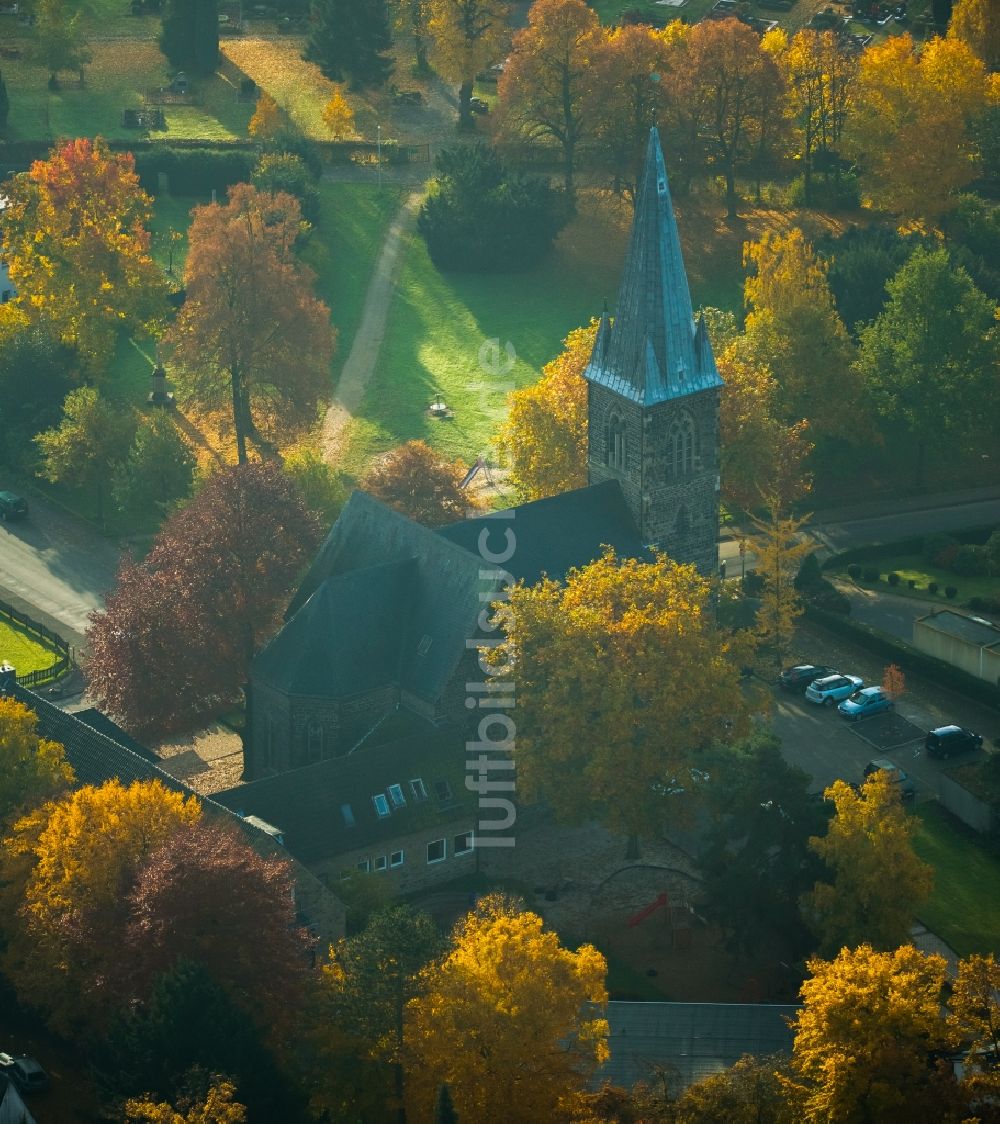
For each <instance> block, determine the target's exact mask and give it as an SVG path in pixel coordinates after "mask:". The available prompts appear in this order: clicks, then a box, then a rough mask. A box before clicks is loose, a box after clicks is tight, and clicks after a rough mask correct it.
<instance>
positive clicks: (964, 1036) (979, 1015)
mask: <svg viewBox="0 0 1000 1124" xmlns="http://www.w3.org/2000/svg"><path fill="white" fill-rule="evenodd" d="M948 1006H949V1009H950V1010H949V1016H948V1024H949V1027H950V1029H951V1032H952V1038H953V1044H954V1045H955V1046H956V1047H957V1046H962V1047H964V1048H965V1049H966V1051H967V1061H966V1065H965V1072H964V1074H963V1078H962V1085H963V1087H964V1089H965V1091H966V1093H967V1094H969V1095H970V1096H971V1097H973V1098H975V1099H977V1100H978V1099H979V1098H985V1099H987V1103H992V1104H996V1103H997V1098H998V1097H1000V1067H998V1066H997V1059H1000V964H998V963H997V962H996V959H995V958H994V957H993V955H992V954H991V955H989V956H978V955H973V956H969V957H967V958H966V959H965V960H960V961H959V962H958V976H957V977H956V978H955V980H954V984H953V986H952V992H951V996H950V998H949V1000H948Z"/></svg>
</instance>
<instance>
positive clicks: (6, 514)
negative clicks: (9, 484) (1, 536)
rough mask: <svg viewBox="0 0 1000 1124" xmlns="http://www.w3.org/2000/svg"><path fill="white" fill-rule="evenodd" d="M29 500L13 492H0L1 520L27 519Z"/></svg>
mask: <svg viewBox="0 0 1000 1124" xmlns="http://www.w3.org/2000/svg"><path fill="white" fill-rule="evenodd" d="M27 517H28V501H27V500H26V499H24V498H22V497H21V496H15V495H14V493H13V492H0V520H2V521H3V522H4V523H6V522H7V520H8V519H10V520H14V519H27Z"/></svg>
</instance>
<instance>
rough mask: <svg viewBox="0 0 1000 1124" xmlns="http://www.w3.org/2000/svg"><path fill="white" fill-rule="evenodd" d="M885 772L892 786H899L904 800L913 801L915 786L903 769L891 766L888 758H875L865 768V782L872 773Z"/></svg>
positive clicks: (915, 791) (915, 792) (891, 763)
mask: <svg viewBox="0 0 1000 1124" xmlns="http://www.w3.org/2000/svg"><path fill="white" fill-rule="evenodd" d="M882 771H885V772H887V773H888V774H889V775H890V778H891V780H892V783H893V784H896V785H899V794H900V796H901V797H902V798H903V799H904V800H913V799H915V797H916V795H917V786H916V785H915V784H914V783H913V781H911V780H910V776H909V774H908V773H907V772H906V770H905V769H901V768H900V767H899V766H898V765H895V764H893V762H891V761H890V760H889V758H888V757H876V758H875V759H874V760H873V761H869V762H868V764H867V765H866V766H865V780H867V779H868V778H869V777H870V776H871V775H872V774H873V773H878V772H882Z"/></svg>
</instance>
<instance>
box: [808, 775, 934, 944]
mask: <svg viewBox="0 0 1000 1124" xmlns="http://www.w3.org/2000/svg"><path fill="white" fill-rule="evenodd" d="M899 788H900V784H899V783H898V781H897V780H896V779H895V778H894V776H893V773H892V772H890V770H888V769H878V770H877V771H876V772H874V773H873V774H872V775H871V776H870V777H869V778H868V780H866V781H865V783H864V784H863V785H862V787H861V790H860V791H859V792H855V790H854V789H853V788H852V787H851V786H850V785H849V784H847V782H846V781H834V783H833V784H832V785H831V786H830V787H829V788H828V789H827V790H826V792H825V793H824V796H825V797H826V798H827V800H832V801H833V803H834V806H835V807H836V814H835V815H834V817H833V819H832V820H831V821H830V825H829V827H828V828H827V833H826V835H824V836H813V837H812V838H811V839H810V840H809V846H810V847H811V848H812V850H813V851H815V852H816V854H817V855H819V857H820V858H821V859H822V860H823V861H824V862H825V863H826V865H827V866H828V867H829V868H830V872H831V874H832V881H831V882H817V883H816V885H815V886H814V887H813V889H812V890H811V891H810V893H808V894H806V895H805V896H804V898H803V902H802V906H803V913H804V915H805V919H806V922H807V923H808V924H809V925H810V926H811V927H812V928H813V930H814V931H815V932H816V934H817V936H818V937H819V938H820V948H821V951H823V952H826V953H834V952H836V951H837V949H839V948H842V947H843V946H845V945H846V946H848V947H854V946H855V945H858V944H860V943H861V942H863V941H865V942H868V943H870V944H872V945H874V946H875V947H876V948H895V947H896V946H897V945H900V944H902V943H903V941H905V940H906V939H907V937H908V935H909V932H910V926H911V925H912V924H913V918H914V915H915V913H916V911H917V909H918V908H919V907H920V906H921V905H922V904H923V903H924V902H925V901H926V900H927V898H928V897H930V894H931V890H932V889H933V887H934V869H933V867H931V866H929V865H928V864H927V863H925V862H924V861H923V860H922V859H920V858H918V856H917V854H916V852H915V851H914V849H913V835H914V833H915V831H916V829H917V825H918V823H919V821H917V820H916V819H911V818H910V817H908V816H907V814H906V812H905V810H904V808H903V805H902V800H901V793H900V792H899Z"/></svg>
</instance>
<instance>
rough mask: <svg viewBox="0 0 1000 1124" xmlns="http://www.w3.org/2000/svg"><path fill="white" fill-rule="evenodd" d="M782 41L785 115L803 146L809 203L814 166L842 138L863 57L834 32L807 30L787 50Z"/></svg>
mask: <svg viewBox="0 0 1000 1124" xmlns="http://www.w3.org/2000/svg"><path fill="white" fill-rule="evenodd" d="M777 42H778V44H779V49H778V51H777V52H776V57H777V62H778V66H779V68H780V69H781V72H782V74H783V76H784V79H785V110H786V112H787V114H788V116H789V118H790V120H791V123H792V129H793V131H794V134H795V137H796V139H797V141H798V156H799V159H800V160H801V161H802V177H803V181H804V190H805V201H806V203H810V202H811V201H812V179H813V163H814V161H815V160H816V158H817V157H819V156H823V157H828V156H829V155H831V154H832V153H833V152H834V151H835V150H836V149H837V147H838V146H839V144H840V140H841V137H842V135H843V130H844V124H845V122H846V120H847V115H848V111H849V109H850V105H851V98H852V95H853V82H854V78H855V75H856V74H857V69H858V62H857V59H858V55H857V52H856V51H852V50H848V49H847V48H846V47H845V46H844V45H843V42H842V39H841V37H840V36H839V35H837V33H836V32H833V31H814V30H812V29H811V28H803V29H802V30H801V31H799V32H798V33H797V34H796V35H794V36H793V37H792V38H791V40H788V41H786V42H785V43H784V44H783V45H782V44H781V41H780V40H778V41H777ZM838 166H839V163H838Z"/></svg>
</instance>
